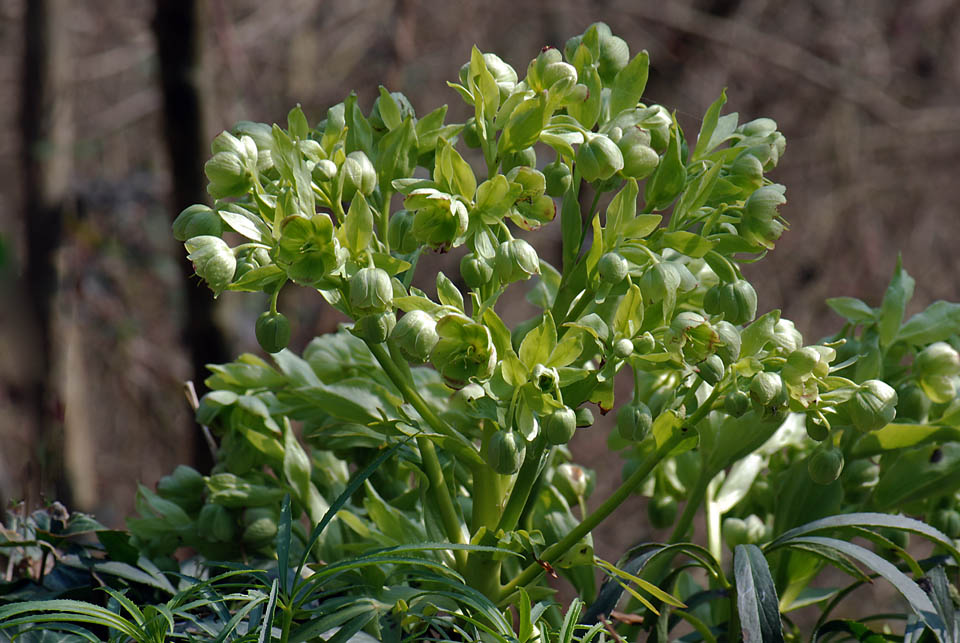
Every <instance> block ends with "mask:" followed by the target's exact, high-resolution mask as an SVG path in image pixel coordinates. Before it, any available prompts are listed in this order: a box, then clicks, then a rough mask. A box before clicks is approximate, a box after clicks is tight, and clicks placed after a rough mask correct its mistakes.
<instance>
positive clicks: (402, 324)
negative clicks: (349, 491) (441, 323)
mask: <svg viewBox="0 0 960 643" xmlns="http://www.w3.org/2000/svg"><path fill="white" fill-rule="evenodd" d="M390 340H391V341H392V342H394V343H395V344H396V346H397V349H398V350H399V351H400V354H401V355H403V357H404V358H405V359H406V360H407V361H410V362H414V363H417V364H422V363H423V362H426V361H427V360H428V359H430V353H431V352H432V351H433V349H434V347H435V346H436V345H437V342H438V341H439V340H440V336H439V335H437V322H435V321H434V320H433V317H431V316H430V315H429V314H428V313H426V312H424V311H422V310H411V311H410V312H408V313H406V314H405V315H404V316H403V317H401V318H400V321H398V322H397V325H396V327H395V328H394V329H393V332H392V333H391V334H390Z"/></svg>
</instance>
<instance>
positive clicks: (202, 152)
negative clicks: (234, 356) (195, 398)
mask: <svg viewBox="0 0 960 643" xmlns="http://www.w3.org/2000/svg"><path fill="white" fill-rule="evenodd" d="M204 6H205V2H204V0H156V12H155V14H154V22H153V31H154V35H155V37H156V41H157V52H158V55H159V59H160V83H161V86H162V93H163V124H164V134H165V140H166V145H167V152H168V158H169V160H170V174H171V177H172V179H173V194H172V204H171V210H170V216H171V221H172V220H173V219H174V218H176V216H177V214H179V212H180V211H181V210H182V209H183V208H185V207H187V206H188V205H191V204H194V203H203V202H205V201H208V196H207V192H206V179H205V177H204V173H203V164H204V162H205V161H206V159H207V158H208V156H209V154H208V148H207V138H208V137H207V134H206V127H205V123H206V119H205V114H204V103H205V101H204V95H203V94H204V91H203V90H204V87H203V73H202V72H203V42H202V24H203V21H202V18H203V15H204ZM181 266H182V268H183V278H184V288H185V289H186V293H187V297H186V303H187V311H186V315H185V322H184V331H183V341H184V344H185V345H186V347H187V350H188V351H189V353H190V362H191V364H192V371H193V373H192V378H193V381H194V382H195V384H196V386H197V388H198V390H199V392H200V394H202V393H203V391H202V383H203V380H204V379H206V377H207V374H208V373H207V370H206V365H207V364H211V363H220V362H224V361H226V360H227V359H228V357H227V348H226V345H225V342H224V341H223V337H222V335H221V333H220V331H219V329H218V328H217V325H216V322H215V321H214V301H213V297H212V295H211V293H210V290H209V289H207V288H206V287H205V286H204V285H203V284H202V283H201V282H200V281H199V280H197V279H196V278H194V277H193V268H192V267H191V266H190V264H189V262H188V261H186V259H183V260H182V261H181ZM193 429H194V430H193V431H192V432H191V435H192V436H193V437H192V440H191V441H192V443H193V452H194V456H193V459H194V466H195V467H196V468H197V469H199V470H200V471H202V472H207V471H209V469H210V467H211V466H212V465H213V457H212V454H211V453H210V450H209V448H208V447H207V444H206V442H205V440H204V438H203V435H202V433H201V431H200V429H199V427H197V426H194V427H193Z"/></svg>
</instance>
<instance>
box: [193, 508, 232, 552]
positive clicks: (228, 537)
mask: <svg viewBox="0 0 960 643" xmlns="http://www.w3.org/2000/svg"><path fill="white" fill-rule="evenodd" d="M236 534H237V525H236V521H235V520H234V518H233V516H231V515H230V511H229V510H228V509H227V508H226V507H224V506H223V505H217V504H213V503H209V504H205V505H203V508H202V509H200V515H199V516H198V517H197V535H199V536H200V537H201V538H203V539H204V540H206V541H208V542H214V543H225V542H230V541H232V540H233V539H234V538H235V537H236Z"/></svg>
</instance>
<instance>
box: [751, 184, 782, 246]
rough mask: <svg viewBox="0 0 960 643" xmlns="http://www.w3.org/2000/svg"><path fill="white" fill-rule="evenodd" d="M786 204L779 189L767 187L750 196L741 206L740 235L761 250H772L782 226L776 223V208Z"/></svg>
mask: <svg viewBox="0 0 960 643" xmlns="http://www.w3.org/2000/svg"><path fill="white" fill-rule="evenodd" d="M786 202H787V199H786V197H784V196H783V192H782V191H781V189H779V188H777V187H775V186H772V185H767V186H764V187H762V188H759V189H758V190H757V191H756V192H754V193H753V194H751V195H750V196H749V197H748V198H747V201H746V203H744V205H743V217H742V219H741V230H740V232H741V234H742V235H743V237H744V239H746V240H747V241H748V242H749V243H752V244H754V245H757V246H761V247H763V248H767V249H768V250H769V249H772V248H773V246H774V242H775V241H776V240H777V239H779V238H780V235H781V234H783V230H784V226H783V224H782V223H780V222H779V221H777V219H776V217H777V216H779V215H778V213H777V206H779V205H782V204H784V203H786Z"/></svg>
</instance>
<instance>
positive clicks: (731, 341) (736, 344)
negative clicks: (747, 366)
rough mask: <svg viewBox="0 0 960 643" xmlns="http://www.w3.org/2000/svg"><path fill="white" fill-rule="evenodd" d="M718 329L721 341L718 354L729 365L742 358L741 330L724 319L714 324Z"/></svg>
mask: <svg viewBox="0 0 960 643" xmlns="http://www.w3.org/2000/svg"><path fill="white" fill-rule="evenodd" d="M713 330H715V331H716V333H717V337H718V338H719V340H720V341H719V343H718V344H717V347H716V349H717V355H719V356H720V359H721V360H723V363H724V364H726V365H727V366H730V365H731V364H733V363H735V362H736V361H737V360H738V359H740V345H741V340H740V331H739V330H737V327H736V326H734V325H733V324H731V323H730V322H728V321H726V320H723V321H718V322H717V323H716V324H714V325H713Z"/></svg>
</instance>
